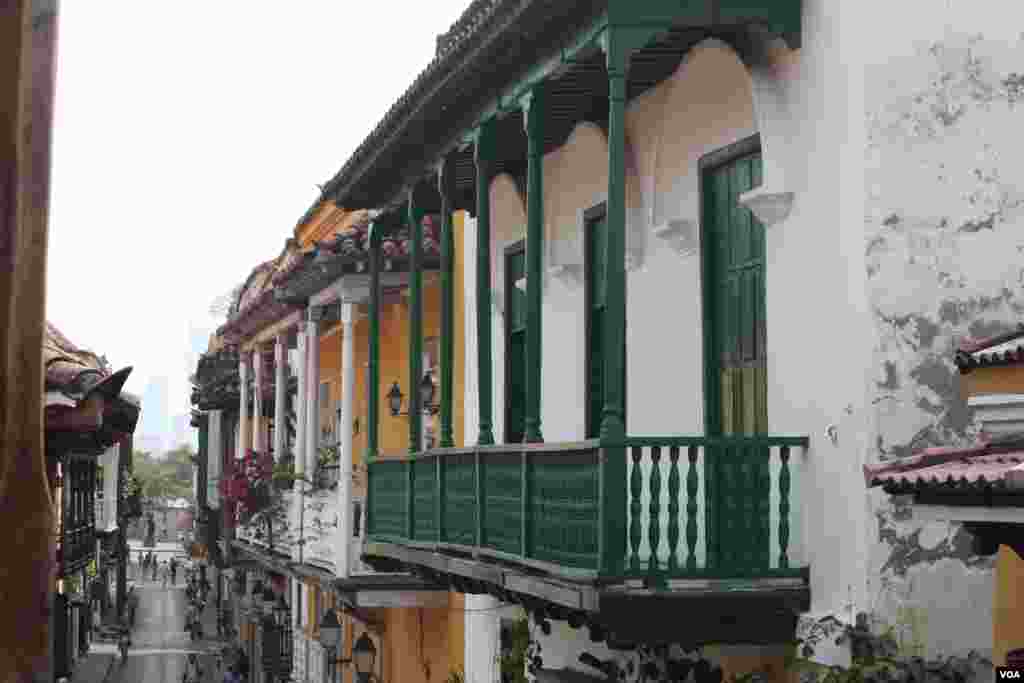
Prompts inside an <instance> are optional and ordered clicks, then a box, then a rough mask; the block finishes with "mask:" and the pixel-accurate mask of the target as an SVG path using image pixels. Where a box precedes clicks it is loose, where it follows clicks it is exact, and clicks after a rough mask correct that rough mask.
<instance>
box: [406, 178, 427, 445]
mask: <svg viewBox="0 0 1024 683" xmlns="http://www.w3.org/2000/svg"><path fill="white" fill-rule="evenodd" d="M406 207H407V215H406V220H407V221H408V222H409V242H410V244H409V247H410V248H409V454H410V455H413V454H415V453H417V452H418V451H419V450H420V434H421V429H422V417H423V416H422V406H421V405H420V380H422V379H423V287H422V285H423V273H422V263H423V224H422V223H420V221H418V220H416V206H415V203H414V202H413V191H412V190H411V189H410V190H409V198H408V202H407V204H406Z"/></svg>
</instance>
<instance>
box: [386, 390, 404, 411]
mask: <svg viewBox="0 0 1024 683" xmlns="http://www.w3.org/2000/svg"><path fill="white" fill-rule="evenodd" d="M402 398H403V395H402V389H401V387H399V386H398V382H397V381H396V382H395V383H394V384H392V385H391V390H390V391H388V406H389V407H390V408H391V417H398V416H399V415H402V414H403V413H402Z"/></svg>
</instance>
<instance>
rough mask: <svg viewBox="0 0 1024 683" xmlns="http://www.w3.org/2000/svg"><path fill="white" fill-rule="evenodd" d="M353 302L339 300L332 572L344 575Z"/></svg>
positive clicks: (346, 564) (352, 385)
mask: <svg viewBox="0 0 1024 683" xmlns="http://www.w3.org/2000/svg"><path fill="white" fill-rule="evenodd" d="M354 314H355V304H353V303H352V302H351V301H348V300H343V301H342V303H341V335H342V336H341V424H340V425H338V428H339V430H340V431H341V453H340V454H339V456H338V464H339V468H338V540H337V543H336V546H335V551H334V557H335V565H334V566H335V568H336V571H335V573H336V574H337V575H338V576H339V577H340V578H345V577H347V576H348V575H349V572H350V571H351V569H350V567H351V563H350V561H349V549H350V546H351V539H352V417H353V415H352V413H353V406H354V405H355V394H356V367H355V339H354V334H353V332H352V322H353V317H354Z"/></svg>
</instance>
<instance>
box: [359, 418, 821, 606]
mask: <svg viewBox="0 0 1024 683" xmlns="http://www.w3.org/2000/svg"><path fill="white" fill-rule="evenodd" d="M807 446H808V438H807V437H802V436H797V437H781V436H755V437H739V436H730V437H705V436H672V437H630V438H627V439H626V441H625V443H623V444H607V443H602V442H601V441H600V440H591V441H584V442H577V443H569V444H504V445H499V446H488V447H477V448H469V449H459V448H455V449H437V450H432V451H428V452H425V453H422V454H419V455H417V456H416V457H396V458H380V459H378V460H377V461H376V462H373V463H372V464H370V466H369V491H368V503H367V506H368V509H367V532H368V541H370V542H380V543H390V544H399V545H403V546H411V547H414V548H420V549H430V550H434V551H441V552H450V553H453V554H458V555H464V556H467V555H468V556H472V557H473V558H477V559H481V560H487V559H488V558H492V559H494V560H499V561H503V562H511V563H514V564H518V565H523V566H527V567H532V568H534V569H540V570H542V571H544V572H545V573H547V574H550V575H555V576H559V577H561V578H565V579H570V580H574V581H579V580H599V581H600V582H602V583H603V582H615V581H626V580H629V579H643V580H644V581H646V582H650V583H653V584H654V585H658V586H664V585H667V582H668V581H671V580H675V579H759V578H790V577H792V578H798V577H804V576H806V571H807V563H806V561H805V558H804V554H803V550H802V548H801V544H800V542H799V541H800V536H801V534H800V533H799V529H800V528H801V527H800V520H799V514H800V512H801V510H800V506H799V504H798V495H799V480H800V476H799V474H800V469H801V468H800V464H801V463H802V461H803V457H802V456H803V453H804V451H805V449H806V448H807Z"/></svg>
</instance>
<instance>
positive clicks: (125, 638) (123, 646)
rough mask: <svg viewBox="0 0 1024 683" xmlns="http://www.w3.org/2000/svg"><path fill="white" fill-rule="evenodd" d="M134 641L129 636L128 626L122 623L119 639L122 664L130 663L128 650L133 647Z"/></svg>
mask: <svg viewBox="0 0 1024 683" xmlns="http://www.w3.org/2000/svg"><path fill="white" fill-rule="evenodd" d="M131 644H132V640H131V636H130V635H129V630H128V624H127V623H125V622H123V621H122V622H121V633H120V635H119V636H118V638H117V649H118V650H120V651H121V664H124V663H125V662H126V661H128V648H129V647H131Z"/></svg>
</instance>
